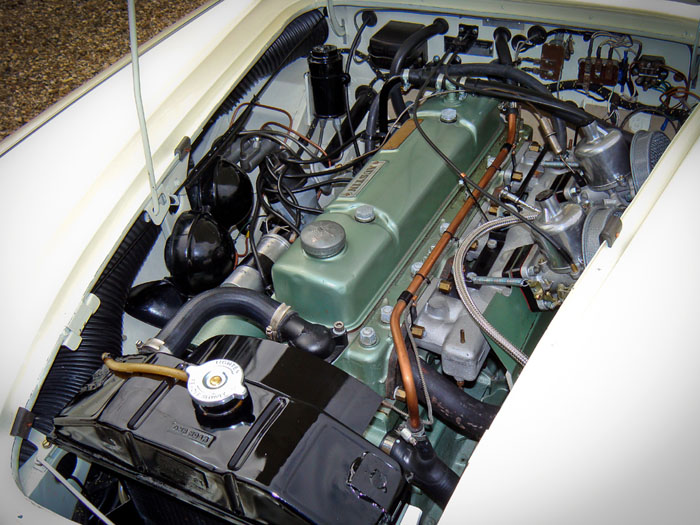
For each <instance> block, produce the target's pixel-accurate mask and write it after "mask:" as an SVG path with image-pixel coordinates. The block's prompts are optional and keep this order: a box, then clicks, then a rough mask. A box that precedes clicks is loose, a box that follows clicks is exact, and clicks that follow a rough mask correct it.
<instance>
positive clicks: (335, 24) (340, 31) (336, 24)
mask: <svg viewBox="0 0 700 525" xmlns="http://www.w3.org/2000/svg"><path fill="white" fill-rule="evenodd" d="M326 9H327V10H328V22H330V25H331V29H332V30H333V32H334V33H335V34H336V35H337V36H340V37H343V42H345V41H346V40H347V31H346V30H345V21H344V20H342V21H338V19H337V18H336V15H335V5H334V4H333V0H326Z"/></svg>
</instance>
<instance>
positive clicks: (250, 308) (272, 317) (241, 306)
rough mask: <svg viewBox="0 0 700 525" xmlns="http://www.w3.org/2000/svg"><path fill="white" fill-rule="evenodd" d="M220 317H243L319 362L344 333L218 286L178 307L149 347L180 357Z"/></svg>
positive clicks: (259, 298) (257, 296)
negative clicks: (196, 336) (212, 320)
mask: <svg viewBox="0 0 700 525" xmlns="http://www.w3.org/2000/svg"><path fill="white" fill-rule="evenodd" d="M220 315H237V316H240V317H243V318H245V319H247V320H249V321H250V322H251V323H253V324H254V325H256V326H257V327H259V328H260V329H261V330H263V331H264V332H266V333H267V334H268V336H269V337H271V338H272V339H275V340H277V341H282V342H285V343H289V344H291V345H292V346H295V347H297V348H299V349H300V350H304V351H306V352H309V353H310V354H313V355H316V356H318V357H320V358H321V359H326V358H328V357H330V356H331V355H332V354H333V353H334V352H335V350H336V347H337V344H339V343H341V342H342V337H344V334H343V335H342V336H337V335H335V334H334V333H333V331H332V330H331V329H329V328H326V327H325V326H323V325H320V324H315V323H310V322H308V321H306V320H304V319H302V318H301V317H300V316H299V314H298V313H296V312H294V311H293V310H291V309H290V308H289V307H287V306H286V305H284V304H283V303H279V302H277V301H275V300H274V299H271V298H270V297H268V296H267V295H265V294H263V293H260V292H256V291H254V290H248V289H245V288H234V287H220V288H214V289H213V290H207V291H206V292H202V293H200V294H198V295H196V296H195V297H194V298H193V299H192V300H190V301H189V302H188V303H186V304H185V305H184V306H183V307H182V308H180V310H179V311H178V312H177V313H176V314H175V316H174V317H173V318H172V319H171V320H170V321H168V324H166V325H165V326H164V327H163V329H162V330H161V331H160V332H159V333H158V335H156V336H155V338H153V339H151V340H150V341H153V343H152V344H151V345H150V346H151V347H153V346H154V345H155V346H156V347H158V346H159V347H160V348H161V349H163V350H164V349H165V348H167V350H169V351H170V353H172V354H173V355H174V356H176V357H180V358H182V357H183V356H184V354H185V351H186V350H187V346H188V345H189V344H190V342H191V341H192V339H193V338H194V336H195V335H197V333H198V332H199V331H200V330H201V328H202V327H203V326H204V325H205V324H206V323H207V321H210V320H211V319H214V318H215V317H218V316H220ZM147 344H148V343H147ZM163 347H165V348H163Z"/></svg>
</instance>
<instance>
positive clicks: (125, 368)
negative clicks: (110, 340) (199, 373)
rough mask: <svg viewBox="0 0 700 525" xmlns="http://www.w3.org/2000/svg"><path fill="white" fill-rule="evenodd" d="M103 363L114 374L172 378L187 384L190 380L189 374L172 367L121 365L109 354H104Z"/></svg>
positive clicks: (136, 364) (143, 364) (139, 364)
mask: <svg viewBox="0 0 700 525" xmlns="http://www.w3.org/2000/svg"><path fill="white" fill-rule="evenodd" d="M102 361H103V362H104V364H105V365H107V368H109V369H110V370H111V371H112V372H120V373H123V374H149V375H154V376H164V377H172V378H174V379H177V380H178V381H182V382H183V383H187V379H188V375H187V372H185V371H184V370H180V369H179V368H172V367H170V366H162V365H150V364H148V363H120V362H119V361H115V360H114V359H112V358H111V357H110V356H109V354H102Z"/></svg>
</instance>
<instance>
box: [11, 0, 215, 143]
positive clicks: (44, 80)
mask: <svg viewBox="0 0 700 525" xmlns="http://www.w3.org/2000/svg"><path fill="white" fill-rule="evenodd" d="M207 1H208V0H176V1H172V0H170V1H169V0H136V26H137V32H138V36H139V43H143V42H145V41H147V40H148V39H150V38H152V37H153V36H155V35H156V34H158V33H159V32H160V31H162V30H163V29H165V28H167V27H168V26H170V25H171V24H173V23H174V22H176V21H178V20H179V19H180V18H182V17H184V16H185V15H187V14H188V13H190V12H191V11H193V10H195V9H196V8H198V7H199V6H201V5H203V4H205V3H206V2H207ZM126 6H127V2H126V0H72V1H71V0H2V6H1V7H0V72H2V82H0V140H2V139H3V138H5V137H6V136H7V135H9V134H10V133H12V132H13V131H14V130H16V129H17V128H19V127H21V126H22V125H24V124H25V123H27V122H29V121H30V120H31V119H32V118H34V117H35V116H37V115H38V114H39V113H41V112H42V111H43V110H45V109H46V108H48V107H49V106H51V105H52V104H54V103H55V102H57V101H58V100H60V99H61V98H62V97H64V96H65V95H67V94H68V93H70V92H71V91H72V90H74V89H76V88H77V87H79V86H80V85H82V84H83V83H84V82H86V81H87V80H89V79H91V78H92V77H94V76H95V75H96V74H97V73H99V72H100V71H102V70H103V69H105V68H107V67H109V66H110V65H112V64H114V63H115V62H116V61H118V60H119V59H120V58H121V57H123V56H124V55H126V54H128V53H129V27H128V16H127V7H126Z"/></svg>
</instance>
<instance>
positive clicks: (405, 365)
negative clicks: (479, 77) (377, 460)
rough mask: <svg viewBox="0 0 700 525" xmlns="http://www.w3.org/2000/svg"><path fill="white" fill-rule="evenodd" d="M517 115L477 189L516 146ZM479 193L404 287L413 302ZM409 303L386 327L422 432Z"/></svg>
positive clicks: (414, 424) (401, 304) (412, 419)
mask: <svg viewBox="0 0 700 525" xmlns="http://www.w3.org/2000/svg"><path fill="white" fill-rule="evenodd" d="M516 123H517V115H516V114H515V113H510V114H509V115H508V136H507V138H506V145H504V146H503V147H502V148H501V151H499V152H498V155H496V158H495V159H494V161H493V162H492V163H491V165H490V166H489V167H488V168H487V169H486V172H485V173H484V175H483V177H481V180H479V187H480V188H482V189H483V188H486V186H488V184H489V183H490V182H491V179H492V178H493V176H494V175H495V174H496V172H497V171H498V169H499V168H500V167H501V164H503V161H504V160H505V159H506V158H507V157H508V153H509V152H510V149H511V148H512V147H513V145H514V144H515V135H516V130H517V126H516ZM460 176H461V177H462V178H465V177H466V174H464V173H460ZM480 195H481V192H479V191H476V192H474V198H473V199H471V198H470V199H467V200H466V201H465V202H464V204H462V207H461V208H460V209H459V211H458V212H457V214H456V215H455V217H454V219H452V222H451V223H450V225H449V226H448V227H447V229H446V230H445V233H443V234H442V236H441V237H440V240H439V241H438V242H437V244H436V245H435V248H433V249H432V250H431V252H430V253H429V254H428V257H427V258H426V259H425V262H424V263H423V266H421V268H420V270H419V271H418V273H416V275H415V277H413V280H412V281H411V284H409V285H408V288H406V291H407V292H410V293H411V294H412V296H413V298H414V299H415V296H416V292H418V289H419V288H420V286H421V285H422V284H423V282H424V281H425V278H426V276H427V275H428V274H429V273H430V271H431V270H432V269H433V266H435V263H436V262H437V260H438V259H439V258H440V256H441V255H442V252H443V251H445V248H446V247H447V245H448V244H449V242H450V240H451V239H452V238H453V237H454V235H455V233H456V232H457V229H458V228H459V226H460V225H461V224H462V222H463V221H464V219H465V218H466V216H467V214H468V213H469V211H470V210H471V209H472V207H473V206H474V202H475V201H476V199H478V198H479V196H480ZM406 306H408V303H407V302H406V301H405V300H404V299H403V298H401V299H399V300H398V301H397V302H396V306H394V310H393V311H392V312H391V320H390V321H389V325H390V327H391V337H392V338H393V340H394V347H395V348H396V358H397V361H398V363H399V370H400V371H401V380H402V381H403V388H404V391H405V392H406V405H407V407H408V416H409V417H408V423H409V426H410V427H411V429H412V430H415V431H417V430H420V429H421V426H422V425H421V420H420V412H419V411H418V393H417V392H416V383H415V381H414V379H413V372H412V371H411V362H410V361H409V359H408V350H407V349H406V344H405V342H404V340H403V335H402V334H401V314H403V312H404V310H406Z"/></svg>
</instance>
